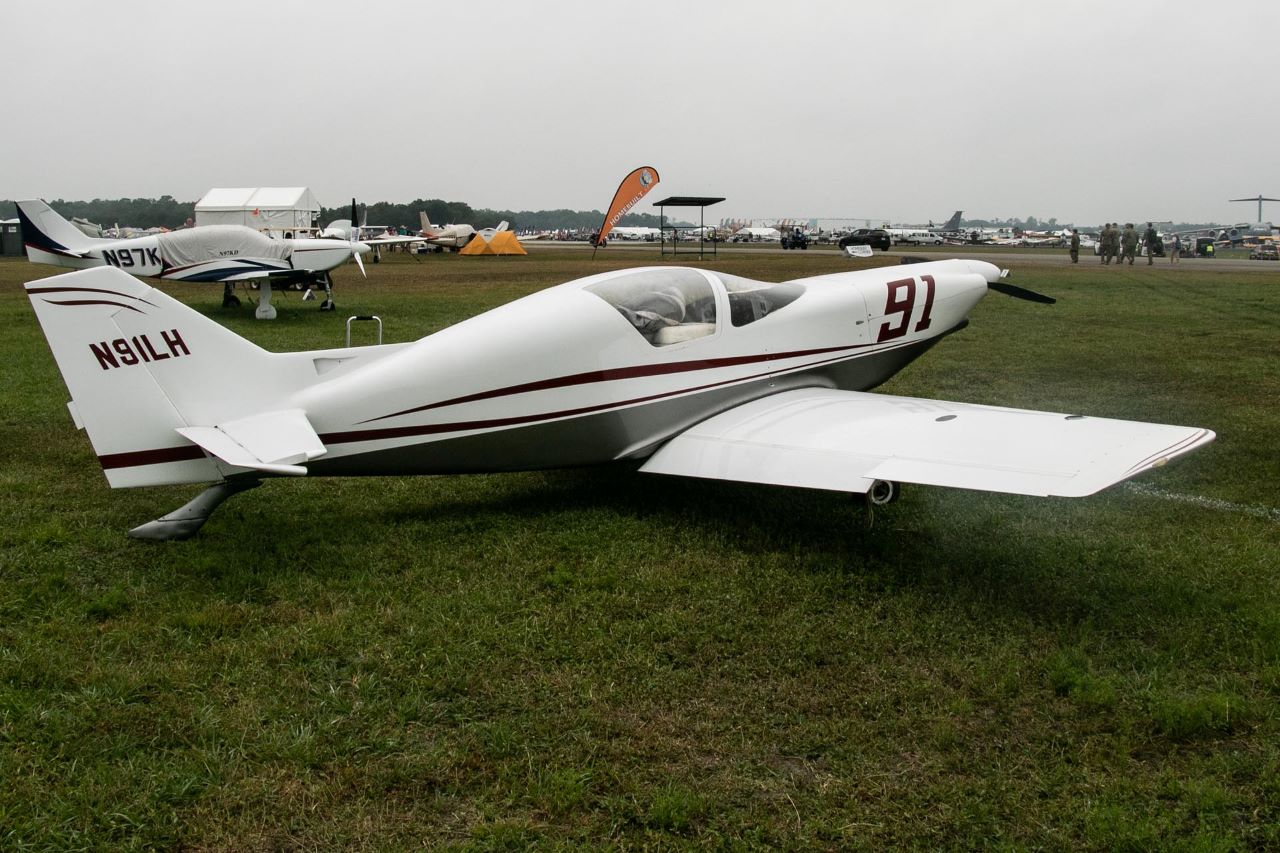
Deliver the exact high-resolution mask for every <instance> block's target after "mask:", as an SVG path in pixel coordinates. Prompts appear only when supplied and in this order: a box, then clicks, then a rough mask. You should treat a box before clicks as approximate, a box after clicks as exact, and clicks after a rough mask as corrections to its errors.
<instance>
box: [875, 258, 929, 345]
mask: <svg viewBox="0 0 1280 853" xmlns="http://www.w3.org/2000/svg"><path fill="white" fill-rule="evenodd" d="M920 282H921V283H922V284H923V285H924V310H923V311H921V312H920V320H919V322H917V323H916V326H915V328H914V329H912V331H914V332H923V331H924V330H925V329H927V328H929V314H930V313H931V312H932V311H933V293H934V290H935V289H936V288H935V286H934V282H933V276H931V275H922V276H920ZM885 288H886V293H885V297H884V318H885V322H884V323H881V324H880V333H879V334H878V335H877V336H876V343H878V344H880V343H884V342H885V341H891V340H893V339H894V338H900V337H902V336H903V335H905V334H906V333H907V325H908V324H909V323H910V322H911V312H912V311H913V310H915V307H916V280H915V279H914V278H900V279H898V280H897V281H891V282H889V283H888V284H886V285H885ZM895 315H897V319H896V320H895V319H893V318H894V317H895Z"/></svg>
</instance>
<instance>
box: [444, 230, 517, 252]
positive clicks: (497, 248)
mask: <svg viewBox="0 0 1280 853" xmlns="http://www.w3.org/2000/svg"><path fill="white" fill-rule="evenodd" d="M458 254H460V255H527V254H529V253H528V252H526V251H525V250H524V246H521V245H520V241H519V240H518V239H516V235H515V234H513V233H511V232H510V231H499V232H498V233H497V234H494V235H493V237H492V239H489V240H486V239H485V238H484V236H483V235H481V234H477V235H476V236H474V237H472V238H471V242H470V243H468V244H467V245H466V246H465V247H464V248H463V250H462V251H461V252H459V253H458Z"/></svg>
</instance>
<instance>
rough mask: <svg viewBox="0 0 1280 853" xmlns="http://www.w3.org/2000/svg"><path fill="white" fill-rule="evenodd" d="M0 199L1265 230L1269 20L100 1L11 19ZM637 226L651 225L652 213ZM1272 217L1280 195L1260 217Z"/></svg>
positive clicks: (1011, 8) (1131, 14)
mask: <svg viewBox="0 0 1280 853" xmlns="http://www.w3.org/2000/svg"><path fill="white" fill-rule="evenodd" d="M3 17H4V31H5V34H4V36H3V40H2V43H3V45H4V51H3V54H2V55H3V56H4V59H5V60H6V61H5V64H4V67H5V70H6V72H7V74H6V79H7V83H8V85H6V86H5V87H4V99H5V101H6V102H7V103H6V106H5V110H4V115H5V120H4V123H3V126H2V127H0V198H27V197H43V198H47V199H53V198H66V199H90V198H116V197H122V196H128V197H156V196H160V195H163V194H169V195H172V196H174V197H175V198H178V199H180V200H184V201H185V200H195V199H197V198H199V197H200V196H201V195H202V194H203V193H204V192H205V191H206V190H208V189H209V188H210V187H215V186H309V187H311V188H312V190H313V191H314V192H315V193H316V195H317V197H318V198H319V199H320V201H321V203H322V204H325V205H327V206H334V207H336V206H338V205H341V204H342V203H343V202H344V201H345V200H346V199H349V198H350V197H351V196H352V195H355V196H357V197H358V198H359V199H360V200H362V201H367V202H372V201H384V200H385V201H396V202H405V201H410V200H412V199H415V198H443V199H446V200H450V201H464V202H467V203H469V204H471V205H472V206H474V207H491V208H502V209H512V210H522V209H543V208H560V207H567V208H573V209H593V208H594V209H599V210H603V209H604V208H605V206H606V205H607V204H608V202H609V199H610V198H611V197H612V194H613V191H614V189H615V188H616V187H617V184H618V182H619V181H620V180H621V179H622V177H623V175H625V174H626V173H627V172H628V171H630V170H631V169H632V168H634V167H636V166H640V165H651V166H654V167H656V168H657V170H658V171H659V173H660V175H661V184H660V185H659V186H658V187H657V189H655V190H654V192H653V193H652V194H651V195H650V196H649V199H648V201H654V200H657V199H659V198H662V197H664V196H666V195H700V194H705V195H717V196H724V197H726V198H727V201H725V202H724V203H722V204H720V205H719V206H717V207H715V208H711V209H709V210H708V220H714V221H718V220H719V219H720V218H721V217H724V216H730V217H761V218H765V217H804V218H808V217H849V218H868V219H875V220H883V219H889V220H892V221H895V222H924V221H926V220H930V219H932V220H934V221H941V220H943V219H945V218H946V217H947V216H949V215H950V214H951V212H952V211H953V210H955V209H957V208H963V209H964V211H965V215H966V217H969V218H997V217H1022V218H1025V217H1027V216H1037V217H1039V218H1042V219H1045V218H1048V217H1057V218H1058V220H1059V221H1060V222H1064V223H1065V222H1076V223H1080V224H1093V223H1100V222H1102V221H1105V220H1120V221H1126V220H1133V221H1135V222H1136V221H1140V220H1141V221H1145V220H1147V219H1170V220H1175V221H1205V220H1214V221H1220V222H1235V221H1251V220H1253V219H1255V218H1256V214H1257V206H1256V204H1252V205H1251V204H1228V203H1227V201H1226V200H1227V199H1228V198H1236V197H1241V196H1252V195H1257V194H1258V193H1262V194H1264V195H1273V196H1277V197H1280V175H1278V174H1277V167H1276V164H1277V162H1278V160H1277V157H1276V155H1275V150H1276V142H1277V129H1278V126H1280V108H1278V105H1277V101H1276V98H1275V92H1276V79H1277V68H1276V61H1275V55H1276V54H1275V45H1276V39H1277V38H1280V3H1276V2H1275V0H1246V1H1245V2H1234V3H1220V4H1211V3H1205V2H1203V1H1202V0H1193V2H1164V3H1158V2H1146V1H1145V0H1143V2H1126V0H1107V2H1091V0H1088V1H1086V2H1057V3H1028V2H1026V1H1025V0H1018V2H1004V0H1001V1H1000V2H967V3H956V2H941V0H937V2H935V0H914V2H909V3H890V2H878V3H861V2H859V3H854V2H804V0H774V2H756V1H755V0H748V1H747V2H744V0H737V2H723V3H721V2H702V3H690V2H688V0H681V2H671V3H668V2H665V0H652V1H651V2H616V0H604V2H592V3H588V2H532V0H525V2H520V3H505V2H501V1H500V0H490V2H477V3H472V2H458V1H457V0H455V2H451V3H394V4H392V3H384V4H369V3H352V2H344V3H337V2H327V0H326V2H314V1H313V2H300V1H299V2H263V1H262V0H255V2H244V0H207V2H173V1H172V0H164V2H155V1H154V0H141V2H127V3H126V2H106V3H103V2H89V1H88V0H71V2H61V0H49V2H42V3H34V2H30V3H15V4H6V5H5V7H4V16H3ZM636 210H637V211H638V212H646V211H652V210H653V209H652V208H651V207H650V205H649V204H647V203H641V205H640V206H638V207H637V208H636ZM1264 216H1265V218H1267V219H1271V220H1275V221H1280V204H1277V205H1275V206H1268V207H1267V208H1266V209H1265V210H1264Z"/></svg>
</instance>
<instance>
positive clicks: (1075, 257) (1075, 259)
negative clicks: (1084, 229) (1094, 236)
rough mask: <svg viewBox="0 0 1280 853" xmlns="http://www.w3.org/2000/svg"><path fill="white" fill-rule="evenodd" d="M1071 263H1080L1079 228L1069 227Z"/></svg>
mask: <svg viewBox="0 0 1280 853" xmlns="http://www.w3.org/2000/svg"><path fill="white" fill-rule="evenodd" d="M1071 263H1073V264H1078V263H1080V229H1079V228H1072V229H1071Z"/></svg>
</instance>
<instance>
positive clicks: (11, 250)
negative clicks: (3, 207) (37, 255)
mask: <svg viewBox="0 0 1280 853" xmlns="http://www.w3.org/2000/svg"><path fill="white" fill-rule="evenodd" d="M25 254H26V249H25V248H24V247H23V245H22V232H21V230H20V229H19V228H18V220H16V219H0V255H4V256H6V257H7V256H9V255H15V256H16V255H25Z"/></svg>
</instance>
